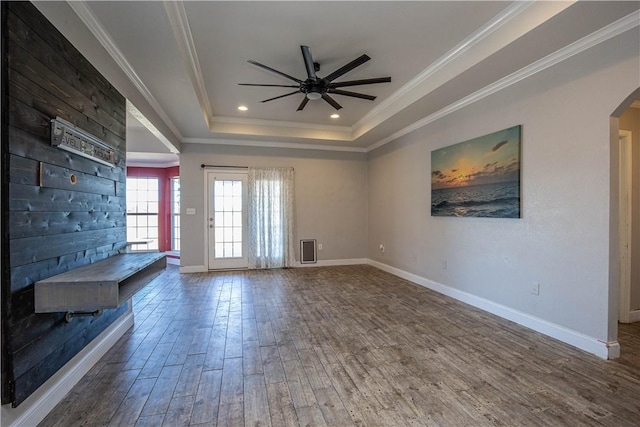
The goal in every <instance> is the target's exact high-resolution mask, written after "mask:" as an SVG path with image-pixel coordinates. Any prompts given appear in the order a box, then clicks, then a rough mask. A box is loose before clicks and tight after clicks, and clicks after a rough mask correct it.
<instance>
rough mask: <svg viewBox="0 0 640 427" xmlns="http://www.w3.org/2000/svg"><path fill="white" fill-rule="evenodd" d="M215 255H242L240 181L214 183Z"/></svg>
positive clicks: (232, 256)
mask: <svg viewBox="0 0 640 427" xmlns="http://www.w3.org/2000/svg"><path fill="white" fill-rule="evenodd" d="M213 192H214V203H213V206H214V218H215V220H214V224H215V257H216V258H239V257H242V181H232V180H216V181H215V184H214V190H213Z"/></svg>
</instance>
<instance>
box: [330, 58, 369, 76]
mask: <svg viewBox="0 0 640 427" xmlns="http://www.w3.org/2000/svg"><path fill="white" fill-rule="evenodd" d="M370 59H371V58H369V56H367V55H361V56H360V57H358V58H356V59H354V60H353V61H351V62H349V63H348V64H347V65H345V66H343V67H340V68H338V69H337V70H335V71H334V72H333V73H331V74H329V75H328V76H327V77H325V79H326V80H328V81H333V80H335V79H337V78H338V77H340V76H342V75H343V74H347V73H348V72H349V71H351V70H353V69H354V68H356V67H359V66H360V65H362V64H364V63H365V62H367V61H368V60H370Z"/></svg>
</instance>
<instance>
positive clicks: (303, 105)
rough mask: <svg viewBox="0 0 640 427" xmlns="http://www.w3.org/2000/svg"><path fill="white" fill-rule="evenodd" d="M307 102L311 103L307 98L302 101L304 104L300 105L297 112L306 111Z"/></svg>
mask: <svg viewBox="0 0 640 427" xmlns="http://www.w3.org/2000/svg"><path fill="white" fill-rule="evenodd" d="M307 102H309V98H307V97H306V96H305V97H304V98H303V99H302V102H301V103H300V105H299V106H298V110H297V111H302V110H304V107H305V106H306V105H307Z"/></svg>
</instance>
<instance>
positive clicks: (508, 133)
mask: <svg viewBox="0 0 640 427" xmlns="http://www.w3.org/2000/svg"><path fill="white" fill-rule="evenodd" d="M521 131H522V126H521V125H518V126H514V127H510V128H508V129H504V130H501V131H498V132H494V133H491V134H489V135H485V136H481V137H478V138H474V139H471V140H468V141H465V142H461V143H459V144H455V145H450V146H448V147H444V148H440V149H438V150H434V151H432V152H431V215H432V216H467V217H488V218H520V217H521V212H520V139H521V138H520V136H521Z"/></svg>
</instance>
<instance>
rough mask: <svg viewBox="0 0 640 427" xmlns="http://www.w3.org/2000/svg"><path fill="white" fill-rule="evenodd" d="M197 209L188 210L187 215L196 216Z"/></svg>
mask: <svg viewBox="0 0 640 427" xmlns="http://www.w3.org/2000/svg"><path fill="white" fill-rule="evenodd" d="M195 214H196V208H187V215H195Z"/></svg>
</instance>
